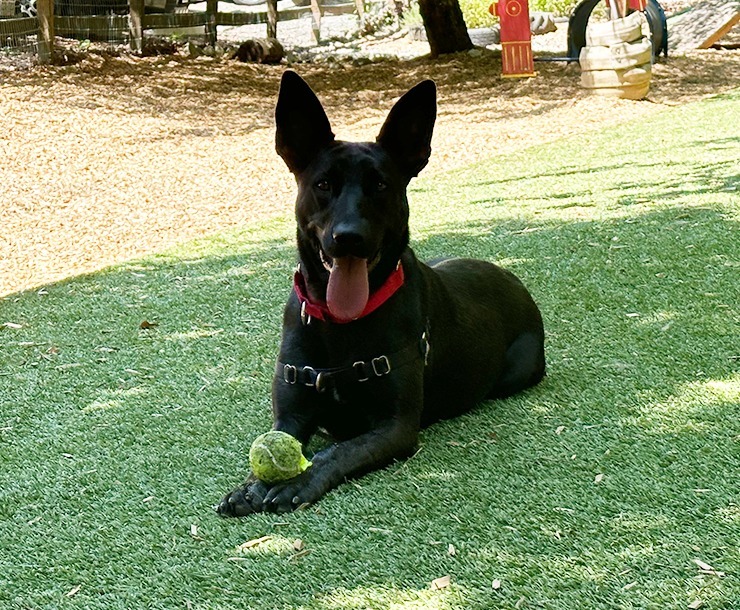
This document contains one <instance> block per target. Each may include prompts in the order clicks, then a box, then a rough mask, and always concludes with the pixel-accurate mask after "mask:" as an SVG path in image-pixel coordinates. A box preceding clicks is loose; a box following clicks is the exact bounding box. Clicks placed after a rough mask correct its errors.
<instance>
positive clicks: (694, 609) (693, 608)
mask: <svg viewBox="0 0 740 610" xmlns="http://www.w3.org/2000/svg"><path fill="white" fill-rule="evenodd" d="M703 605H704V602H703V601H701V600H700V599H695V600H694V601H693V602H691V603H690V604H689V606H688V608H689V610H698V609H699V608H701V607H702V606H703Z"/></svg>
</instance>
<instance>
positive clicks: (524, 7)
mask: <svg viewBox="0 0 740 610" xmlns="http://www.w3.org/2000/svg"><path fill="white" fill-rule="evenodd" d="M488 11H489V12H490V13H491V15H493V16H494V17H496V16H497V17H498V18H499V19H500V20H501V64H502V70H501V76H502V78H522V77H525V76H535V74H536V72H535V71H534V58H533V57H532V33H531V32H530V29H529V3H528V2H527V0H498V1H497V2H494V3H493V4H491V6H489V7H488Z"/></svg>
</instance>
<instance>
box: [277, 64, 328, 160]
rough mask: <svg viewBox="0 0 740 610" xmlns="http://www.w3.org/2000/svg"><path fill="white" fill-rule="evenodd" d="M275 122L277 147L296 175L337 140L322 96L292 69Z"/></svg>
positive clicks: (284, 80) (283, 83)
mask: <svg viewBox="0 0 740 610" xmlns="http://www.w3.org/2000/svg"><path fill="white" fill-rule="evenodd" d="M275 124H276V126H277V132H276V133H275V149H276V150H277V153H278V154H279V155H280V156H281V157H282V158H283V161H285V164H286V165H287V166H288V169H289V170H290V171H291V172H293V173H294V174H298V173H300V172H302V171H303V170H304V169H306V167H308V164H309V163H310V162H311V161H312V159H313V158H314V157H315V156H316V154H317V153H318V152H319V151H320V150H321V149H322V148H324V147H325V146H328V145H329V144H331V143H332V142H333V141H334V134H333V133H332V130H331V125H330V124H329V119H328V118H327V116H326V113H325V112H324V108H323V107H322V106H321V102H320V101H319V98H317V97H316V94H315V93H314V92H313V91H312V90H311V87H309V86H308V83H307V82H306V81H305V80H303V79H302V78H301V77H300V76H298V74H296V73H295V72H293V71H292V70H287V71H286V72H284V73H283V78H282V80H281V81H280V93H278V101H277V106H276V107H275Z"/></svg>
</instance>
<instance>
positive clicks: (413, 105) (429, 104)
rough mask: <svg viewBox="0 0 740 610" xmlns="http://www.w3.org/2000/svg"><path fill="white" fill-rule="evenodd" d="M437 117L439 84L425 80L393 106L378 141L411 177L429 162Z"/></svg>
mask: <svg viewBox="0 0 740 610" xmlns="http://www.w3.org/2000/svg"><path fill="white" fill-rule="evenodd" d="M436 118H437V86H436V85H435V84H434V81H431V80H425V81H422V82H420V83H419V84H418V85H416V86H415V87H413V88H412V89H410V90H409V91H408V92H407V93H405V94H404V95H403V96H402V97H401V99H399V100H398V101H397V102H396V103H395V105H394V106H393V108H391V111H390V113H389V114H388V118H387V119H386V120H385V123H383V127H382V128H381V130H380V133H379V134H378V137H377V142H378V144H380V145H381V146H382V147H383V148H384V149H385V150H386V152H387V153H388V154H389V155H390V156H391V157H392V158H393V159H394V160H395V161H396V163H398V164H399V166H400V167H401V169H402V170H403V172H404V173H405V174H406V175H407V176H408V177H409V179H411V178H413V177H414V176H416V175H417V174H418V173H419V172H420V171H421V170H422V169H424V167H425V166H426V164H427V163H428V162H429V155H431V153H432V131H433V130H434V121H435V119H436Z"/></svg>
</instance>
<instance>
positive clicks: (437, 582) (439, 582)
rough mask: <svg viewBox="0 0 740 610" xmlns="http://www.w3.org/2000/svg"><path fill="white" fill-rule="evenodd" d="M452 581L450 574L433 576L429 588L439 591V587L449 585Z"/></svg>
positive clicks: (442, 587)
mask: <svg viewBox="0 0 740 610" xmlns="http://www.w3.org/2000/svg"><path fill="white" fill-rule="evenodd" d="M451 582H452V579H451V578H450V575H449V574H448V575H447V576H442V577H440V578H435V579H434V580H433V581H432V584H431V588H432V589H433V590H435V591H439V590H441V589H446V588H447V587H449V586H450V583H451Z"/></svg>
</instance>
